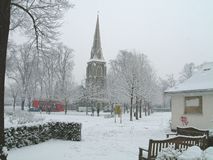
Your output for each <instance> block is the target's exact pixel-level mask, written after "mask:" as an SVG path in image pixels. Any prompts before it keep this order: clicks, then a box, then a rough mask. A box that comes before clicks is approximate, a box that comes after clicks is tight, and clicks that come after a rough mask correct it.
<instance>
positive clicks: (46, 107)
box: [33, 99, 64, 112]
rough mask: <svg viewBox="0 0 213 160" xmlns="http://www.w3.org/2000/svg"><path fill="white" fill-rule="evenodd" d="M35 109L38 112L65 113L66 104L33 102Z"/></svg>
mask: <svg viewBox="0 0 213 160" xmlns="http://www.w3.org/2000/svg"><path fill="white" fill-rule="evenodd" d="M33 107H34V108H35V109H36V110H42V111H51V112H62V111H64V103H63V102H61V101H57V100H36V99H35V100H33Z"/></svg>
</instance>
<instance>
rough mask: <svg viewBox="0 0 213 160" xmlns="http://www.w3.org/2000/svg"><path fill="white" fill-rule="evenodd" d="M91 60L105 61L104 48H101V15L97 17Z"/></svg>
mask: <svg viewBox="0 0 213 160" xmlns="http://www.w3.org/2000/svg"><path fill="white" fill-rule="evenodd" d="M90 59H100V60H104V57H103V53H102V48H101V37H100V30H99V15H97V22H96V28H95V35H94V40H93V46H92V50H91V57H90Z"/></svg>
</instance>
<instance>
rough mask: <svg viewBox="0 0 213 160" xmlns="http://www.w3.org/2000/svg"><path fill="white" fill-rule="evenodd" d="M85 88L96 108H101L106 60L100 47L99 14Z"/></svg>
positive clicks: (104, 87) (103, 98) (103, 95)
mask: <svg viewBox="0 0 213 160" xmlns="http://www.w3.org/2000/svg"><path fill="white" fill-rule="evenodd" d="M86 88H87V90H88V91H89V94H90V97H91V99H92V100H93V101H95V103H96V105H95V106H96V107H97V108H102V107H103V105H104V100H105V91H106V62H105V60H104V57H103V53H102V48H101V38H100V30H99V16H97V22H96V28H95V35H94V40H93V46H92V49H91V55H90V60H89V61H88V62H87V69H86Z"/></svg>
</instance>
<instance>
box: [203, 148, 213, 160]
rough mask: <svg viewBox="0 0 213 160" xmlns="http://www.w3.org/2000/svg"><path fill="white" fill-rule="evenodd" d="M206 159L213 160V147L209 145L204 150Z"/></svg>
mask: <svg viewBox="0 0 213 160" xmlns="http://www.w3.org/2000/svg"><path fill="white" fill-rule="evenodd" d="M204 159H205V160H213V147H209V148H207V149H206V150H205V151H204Z"/></svg>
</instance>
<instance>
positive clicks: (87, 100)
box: [86, 97, 88, 116]
mask: <svg viewBox="0 0 213 160" xmlns="http://www.w3.org/2000/svg"><path fill="white" fill-rule="evenodd" d="M87 115H88V97H87V102H86V116H87Z"/></svg>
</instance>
